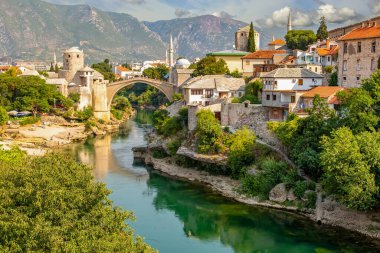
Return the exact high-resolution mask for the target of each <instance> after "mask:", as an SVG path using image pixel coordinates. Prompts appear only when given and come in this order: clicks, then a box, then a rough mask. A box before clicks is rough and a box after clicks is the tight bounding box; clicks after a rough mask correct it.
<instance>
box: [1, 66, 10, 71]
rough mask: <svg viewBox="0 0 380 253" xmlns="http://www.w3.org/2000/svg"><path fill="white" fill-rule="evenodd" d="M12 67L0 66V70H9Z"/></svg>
mask: <svg viewBox="0 0 380 253" xmlns="http://www.w3.org/2000/svg"><path fill="white" fill-rule="evenodd" d="M11 67H12V66H0V70H8V69H10V68H11Z"/></svg>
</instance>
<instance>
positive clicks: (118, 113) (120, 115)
mask: <svg viewBox="0 0 380 253" xmlns="http://www.w3.org/2000/svg"><path fill="white" fill-rule="evenodd" d="M111 114H112V115H113V116H114V117H115V118H116V119H117V120H122V119H123V116H124V112H123V111H120V110H116V109H111Z"/></svg>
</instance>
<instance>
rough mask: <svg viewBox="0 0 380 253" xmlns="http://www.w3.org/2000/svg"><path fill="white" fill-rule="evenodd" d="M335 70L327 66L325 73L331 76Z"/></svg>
mask: <svg viewBox="0 0 380 253" xmlns="http://www.w3.org/2000/svg"><path fill="white" fill-rule="evenodd" d="M333 70H334V68H333V67H332V66H326V67H325V72H326V73H328V74H331V73H332V72H333Z"/></svg>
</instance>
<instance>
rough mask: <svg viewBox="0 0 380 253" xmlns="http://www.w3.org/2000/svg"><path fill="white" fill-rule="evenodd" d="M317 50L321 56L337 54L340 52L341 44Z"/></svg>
mask: <svg viewBox="0 0 380 253" xmlns="http://www.w3.org/2000/svg"><path fill="white" fill-rule="evenodd" d="M316 50H317V53H318V54H319V55H320V56H326V55H335V54H338V51H339V46H337V45H335V46H333V47H332V48H316Z"/></svg>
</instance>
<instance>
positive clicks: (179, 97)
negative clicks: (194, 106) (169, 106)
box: [173, 93, 183, 101]
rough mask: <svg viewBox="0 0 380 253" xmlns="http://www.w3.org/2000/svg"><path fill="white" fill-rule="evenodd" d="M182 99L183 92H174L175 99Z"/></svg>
mask: <svg viewBox="0 0 380 253" xmlns="http://www.w3.org/2000/svg"><path fill="white" fill-rule="evenodd" d="M182 99H183V96H182V94H181V93H174V95H173V101H181V100H182Z"/></svg>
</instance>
